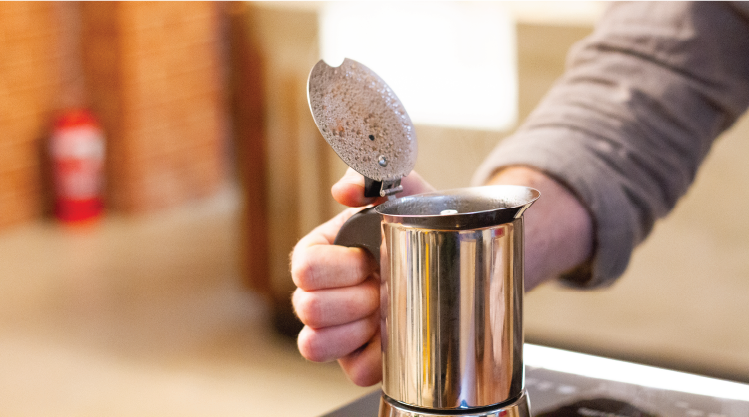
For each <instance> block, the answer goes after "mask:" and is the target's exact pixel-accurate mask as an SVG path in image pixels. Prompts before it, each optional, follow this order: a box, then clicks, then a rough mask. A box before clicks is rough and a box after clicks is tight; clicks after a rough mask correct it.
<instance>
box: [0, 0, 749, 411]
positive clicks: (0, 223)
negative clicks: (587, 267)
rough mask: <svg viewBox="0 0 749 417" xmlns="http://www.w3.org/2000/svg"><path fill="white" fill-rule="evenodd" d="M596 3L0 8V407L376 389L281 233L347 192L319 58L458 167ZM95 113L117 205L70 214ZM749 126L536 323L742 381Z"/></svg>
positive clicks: (571, 339)
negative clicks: (596, 273) (350, 358)
mask: <svg viewBox="0 0 749 417" xmlns="http://www.w3.org/2000/svg"><path fill="white" fill-rule="evenodd" d="M604 8H605V4H601V3H598V2H548V3H547V2H530V3H521V2H506V3H472V2H460V3H455V2H441V3H429V2H419V3H385V2H378V3H369V2H356V3H327V2H304V3H296V2H279V3H276V2H259V3H255V2H234V3H201V2H190V3H181V2H164V3H140V2H122V3H121V2H106V3H99V2H82V3H78V2H65V3H63V2H59V3H58V2H54V3H46V2H18V3H2V4H0V57H2V60H1V61H0V414H3V415H18V416H22V415H34V416H40V415H55V416H65V415H76V416H79V415H102V414H105V415H112V416H117V415H122V416H131V415H159V416H167V415H179V416H192V415H195V416H199V415H200V416H203V415H227V416H228V415H266V416H273V415H294V416H316V415H320V414H323V413H325V412H326V411H329V410H331V409H334V408H337V407H338V406H340V405H342V404H344V403H347V402H349V401H351V400H353V399H355V398H357V397H359V396H361V395H363V394H365V393H367V392H369V391H371V390H372V389H374V388H358V387H355V386H353V384H351V383H350V382H348V380H347V379H346V377H345V376H344V375H343V374H342V372H341V371H340V370H339V369H338V367H337V365H336V364H314V363H309V362H307V361H305V360H304V359H303V358H301V357H300V356H299V354H298V352H297V350H296V345H295V340H294V337H293V335H294V334H295V332H296V331H298V329H299V323H298V322H296V320H295V318H294V316H293V314H292V312H291V307H290V302H289V300H290V294H291V292H292V291H293V288H294V287H293V283H292V282H291V279H290V276H289V272H288V254H289V252H290V250H291V248H292V247H293V245H294V244H295V243H296V241H297V240H298V239H299V238H300V237H301V236H303V235H304V234H305V233H307V232H308V231H309V230H311V229H312V228H313V227H314V226H315V225H317V224H319V223H321V222H323V221H325V220H326V219H328V218H329V217H331V216H333V215H334V214H335V213H337V212H338V211H339V210H340V207H339V206H337V205H336V203H334V201H333V200H332V198H331V197H330V194H329V189H330V186H331V185H332V184H333V183H334V182H335V181H336V179H337V178H338V177H339V176H340V175H341V174H342V173H343V172H344V171H345V165H343V163H342V162H340V161H339V160H338V158H337V156H336V155H335V154H334V153H333V152H332V150H330V149H329V147H328V145H327V144H326V143H325V141H324V140H322V138H321V137H320V135H319V133H318V131H317V128H316V127H315V125H314V123H313V121H312V117H311V115H310V112H309V109H308V107H307V100H306V80H307V74H308V72H309V70H310V69H311V68H312V66H313V65H314V64H315V63H316V62H317V61H318V60H319V59H320V58H325V59H326V60H327V62H328V63H330V64H332V65H337V64H338V62H340V60H341V59H342V58H343V57H344V56H346V57H350V58H353V59H356V60H359V61H361V62H363V63H365V64H366V65H367V66H369V67H370V68H372V69H373V70H374V71H375V72H377V73H379V74H380V75H381V76H382V77H383V78H384V79H385V80H387V82H388V83H389V84H390V85H391V86H392V87H393V89H394V90H395V91H396V92H397V93H398V95H399V96H400V98H401V99H402V101H403V102H404V104H405V105H406V107H407V109H408V111H409V113H410V114H411V115H412V117H413V120H414V122H415V123H416V124H417V135H418V138H419V148H420V149H419V151H420V155H419V157H418V163H417V167H416V169H417V170H418V171H419V172H420V173H421V174H422V175H423V176H424V177H425V178H426V179H427V180H428V181H430V182H431V183H432V184H433V185H435V186H436V187H437V188H451V187H462V186H467V185H468V184H469V181H470V177H471V174H472V173H473V170H474V168H475V167H476V166H477V164H478V163H479V162H480V161H481V160H482V158H483V157H484V156H485V155H486V154H487V153H488V152H489V150H490V149H491V148H492V147H493V146H494V145H495V144H496V143H497V142H498V141H500V140H501V139H502V138H503V137H504V136H506V135H507V134H508V133H509V132H511V131H512V130H513V129H514V128H515V127H516V126H517V125H518V123H519V122H521V121H522V120H523V118H524V117H525V116H526V115H527V114H528V113H529V112H530V111H531V110H532V109H533V107H534V105H535V104H536V103H537V102H538V101H539V100H540V98H541V97H542V96H543V94H544V92H545V91H546V90H547V89H548V88H549V86H550V85H551V84H552V83H553V82H554V80H555V79H556V77H558V76H559V74H561V72H562V71H563V69H564V62H565V56H566V53H567V51H568V49H569V48H570V46H572V45H573V44H574V43H575V42H576V41H578V40H580V39H582V38H583V37H584V36H586V35H587V34H588V33H590V32H591V30H592V28H593V25H594V23H595V21H596V19H597V17H598V16H599V15H600V14H601V13H602V11H603V10H604ZM383 28H387V30H383ZM81 108H84V109H89V110H90V111H91V113H92V114H93V116H94V117H95V122H94V123H95V126H97V128H99V129H100V131H99V132H100V133H101V137H100V138H99V140H100V141H101V142H102V144H103V146H104V149H105V151H104V153H103V155H104V159H103V168H102V169H101V170H100V173H99V175H100V176H101V178H100V179H99V180H100V181H101V182H102V183H103V184H104V185H103V187H102V188H101V192H100V193H99V194H98V195H97V197H96V198H97V199H98V200H97V201H101V202H103V206H104V210H103V212H101V213H99V212H98V211H96V210H93V211H90V212H89V214H90V215H88V216H84V217H86V219H78V220H75V221H73V220H71V219H69V218H68V219H67V220H66V219H64V218H62V217H61V216H60V214H59V210H58V211H56V209H55V207H58V209H59V205H60V204H61V198H63V197H64V196H62V197H61V195H60V193H59V191H57V192H56V191H55V190H56V189H57V188H55V184H56V182H55V181H58V182H59V178H57V176H59V175H61V174H60V172H59V169H58V168H59V166H61V165H60V163H59V161H58V160H57V159H56V158H57V157H59V155H58V154H55V152H53V151H51V149H53V147H52V143H53V138H54V137H55V135H56V134H59V133H60V129H62V128H63V127H64V126H62V125H60V124H59V123H57V124H56V123H55V121H56V120H58V121H59V120H60V118H61V117H62V118H63V119H64V118H65V116H66V115H70V114H71V111H74V110H75V109H81ZM72 114H75V112H73V113H72ZM61 126H62V127H61ZM748 137H749V119H747V118H746V117H745V118H743V119H742V120H740V121H739V122H738V123H737V124H736V125H735V126H734V127H733V128H732V129H731V130H730V131H729V132H727V133H726V134H724V135H723V137H722V138H720V139H719V140H718V142H717V143H716V145H715V147H714V148H713V150H712V152H711V153H710V155H709V157H708V160H707V163H706V164H705V165H704V167H703V168H702V170H701V171H700V173H699V175H698V178H697V181H696V184H695V185H694V187H693V188H692V189H691V190H690V192H689V193H688V195H687V196H686V197H685V198H684V199H683V200H682V201H681V202H680V203H679V205H678V206H677V208H676V210H675V211H674V213H673V214H672V215H671V216H670V217H669V218H668V219H666V220H665V221H662V222H660V223H659V224H658V225H657V226H656V228H655V231H654V233H653V234H652V235H651V236H650V237H649V238H648V240H647V241H646V242H645V243H644V244H643V245H642V246H641V247H640V248H638V249H637V251H636V253H635V256H634V260H633V262H632V264H631V266H630V268H629V270H628V271H627V273H626V275H625V276H624V277H623V278H622V279H621V280H620V281H619V282H618V283H617V284H616V285H615V286H614V287H613V288H611V289H609V290H606V291H595V292H574V291H569V290H565V289H563V288H560V287H559V286H557V285H555V284H548V285H545V286H544V287H542V288H540V289H538V290H535V291H533V292H532V293H530V294H529V295H528V296H527V298H526V300H527V302H526V340H527V341H529V342H533V343H540V344H545V345H548V346H556V347H562V348H568V349H573V350H577V351H583V352H588V353H594V354H599V355H604V356H609V357H615V358H621V359H628V360H634V361H638V362H642V363H647V364H654V365H658V366H663V367H667V368H672V369H679V370H684V371H688V372H696V373H701V374H706V375H711V376H717V377H721V378H728V379H734V380H740V381H747V382H749V330H747V329H749V306H748V305H749V303H747V297H748V296H749V257H745V256H746V254H747V253H749V239H747V237H746V236H747V235H748V234H749V218H748V217H747V216H746V213H747V211H748V210H749V183H748V182H747V178H749V165H747V164H745V163H744V161H743V159H744V157H745V155H749V141H747V138H748ZM102 138H103V139H102ZM55 213H57V214H55ZM63 217H64V216H63Z"/></svg>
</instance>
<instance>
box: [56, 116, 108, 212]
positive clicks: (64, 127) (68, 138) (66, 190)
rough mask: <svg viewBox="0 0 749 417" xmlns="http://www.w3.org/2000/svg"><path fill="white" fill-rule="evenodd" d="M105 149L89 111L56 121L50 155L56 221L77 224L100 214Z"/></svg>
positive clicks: (102, 137) (100, 134) (100, 132)
mask: <svg viewBox="0 0 749 417" xmlns="http://www.w3.org/2000/svg"><path fill="white" fill-rule="evenodd" d="M104 147H105V146H104V132H103V131H102V129H101V126H100V125H99V123H98V122H97V121H96V118H95V117H94V115H93V114H92V113H91V112H90V111H89V110H85V109H78V110H71V111H68V112H66V113H64V114H62V115H61V116H60V117H59V118H58V119H57V120H56V121H55V124H54V127H53V132H52V137H51V139H50V156H51V160H52V176H53V181H54V190H55V216H56V217H57V218H58V219H60V220H62V221H64V222H79V221H85V220H91V219H94V218H97V217H99V216H100V215H101V212H102V209H103V197H102V192H103V184H104Z"/></svg>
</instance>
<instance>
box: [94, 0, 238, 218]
mask: <svg viewBox="0 0 749 417" xmlns="http://www.w3.org/2000/svg"><path fill="white" fill-rule="evenodd" d="M218 7H219V6H217V5H216V4H214V3H205V2H186V3H183V2H173V3H159V2H122V3H119V2H116V3H85V4H84V6H83V32H84V57H85V59H84V60H85V68H86V72H87V75H88V83H89V86H90V88H91V90H92V91H94V93H93V94H92V96H93V103H94V108H95V109H97V110H98V112H99V114H101V117H102V119H103V123H104V124H105V127H106V128H107V132H108V136H109V142H108V145H109V148H108V150H109V177H110V178H109V179H110V181H109V184H110V187H109V189H110V191H109V202H110V205H111V207H112V208H114V209H117V210H122V211H126V212H142V211H150V210H154V209H158V208H163V207H171V206H175V205H179V204H182V203H185V202H188V201H191V200H194V199H197V198H202V197H206V196H209V195H212V194H213V193H215V192H216V191H217V189H218V188H219V187H220V186H221V185H222V184H223V183H224V182H225V180H226V175H225V171H226V169H225V162H226V160H225V152H224V147H225V139H226V137H225V134H226V128H225V115H224V109H225V105H224V100H223V94H224V92H223V88H224V86H223V79H222V71H223V69H222V68H223V64H222V60H221V56H220V55H219V51H220V32H219V13H218Z"/></svg>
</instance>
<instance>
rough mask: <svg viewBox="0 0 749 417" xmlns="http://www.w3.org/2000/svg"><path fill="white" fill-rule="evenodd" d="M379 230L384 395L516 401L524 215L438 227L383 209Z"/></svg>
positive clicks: (431, 405)
mask: <svg viewBox="0 0 749 417" xmlns="http://www.w3.org/2000/svg"><path fill="white" fill-rule="evenodd" d="M404 220H405V221H404ZM382 231H383V245H382V247H381V251H380V265H381V276H382V284H383V287H382V292H381V299H382V301H381V309H382V311H381V314H382V319H383V326H382V355H383V386H382V389H383V392H384V394H385V395H387V396H388V397H390V398H391V399H393V400H395V401H399V402H401V403H404V404H408V405H410V406H414V407H419V408H428V409H444V410H448V409H453V410H454V409H466V408H474V407H487V406H491V405H496V404H500V403H503V402H507V401H511V400H514V399H517V398H518V397H519V396H520V395H521V393H522V390H523V375H524V374H523V356H522V355H523V350H522V349H523V326H522V323H523V321H522V314H523V305H522V304H523V218H522V217H520V216H518V217H517V218H514V219H512V220H511V221H509V222H506V223H502V224H498V225H495V226H490V227H480V228H474V229H467V230H446V229H442V228H439V229H434V228H428V227H417V226H414V225H412V224H409V222H408V219H404V218H402V217H397V216H395V217H393V216H387V215H384V216H383V217H382Z"/></svg>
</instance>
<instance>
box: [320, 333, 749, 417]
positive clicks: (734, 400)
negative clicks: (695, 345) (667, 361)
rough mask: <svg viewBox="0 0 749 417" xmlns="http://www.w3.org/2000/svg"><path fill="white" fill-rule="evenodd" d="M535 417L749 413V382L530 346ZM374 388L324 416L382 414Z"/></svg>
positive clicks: (736, 416)
mask: <svg viewBox="0 0 749 417" xmlns="http://www.w3.org/2000/svg"><path fill="white" fill-rule="evenodd" d="M525 362H526V370H525V375H526V378H525V385H526V388H527V390H528V396H529V397H530V402H531V413H532V414H533V416H535V417H573V416H574V417H577V416H583V417H649V416H663V417H666V416H685V417H749V385H747V384H740V383H735V382H730V381H723V380H718V379H714V378H707V377H702V376H698V375H693V374H686V373H682V372H676V371H670V370H665V369H660V368H655V367H651V366H644V365H639V364H635V363H630V362H623V361H617V360H612V359H607V358H601V357H596V356H591V355H583V354H579V353H574V352H569V351H563V350H558V349H551V348H546V347H542V346H535V345H528V344H526V348H525ZM380 395H381V392H380V391H379V390H377V391H375V392H372V393H371V394H368V395H366V396H364V397H362V398H360V399H359V400H357V401H354V402H353V403H351V404H348V405H346V406H344V407H342V408H340V409H338V410H335V411H333V412H331V413H329V414H326V415H325V416H323V417H377V412H378V406H379V401H380Z"/></svg>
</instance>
